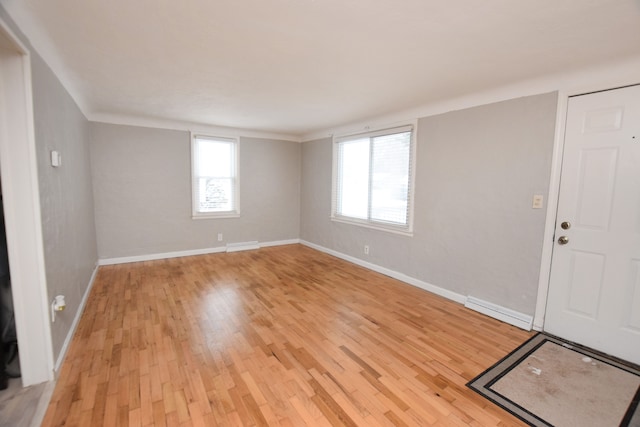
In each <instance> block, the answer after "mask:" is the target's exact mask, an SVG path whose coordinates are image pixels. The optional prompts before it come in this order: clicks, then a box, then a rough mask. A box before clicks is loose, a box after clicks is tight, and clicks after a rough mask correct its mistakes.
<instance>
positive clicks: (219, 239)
mask: <svg viewBox="0 0 640 427" xmlns="http://www.w3.org/2000/svg"><path fill="white" fill-rule="evenodd" d="M218 242H222V233H218Z"/></svg>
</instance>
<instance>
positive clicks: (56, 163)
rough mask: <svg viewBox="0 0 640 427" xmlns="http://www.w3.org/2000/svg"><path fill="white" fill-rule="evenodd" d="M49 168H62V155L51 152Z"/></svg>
mask: <svg viewBox="0 0 640 427" xmlns="http://www.w3.org/2000/svg"><path fill="white" fill-rule="evenodd" d="M51 166H53V167H54V168H57V167H60V166H62V155H61V154H60V153H59V152H58V151H55V150H54V151H52V152H51Z"/></svg>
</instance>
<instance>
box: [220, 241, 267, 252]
mask: <svg viewBox="0 0 640 427" xmlns="http://www.w3.org/2000/svg"><path fill="white" fill-rule="evenodd" d="M255 249H260V245H259V244H258V241H257V240H252V241H250V242H238V243H227V250H226V251H227V252H240V251H252V250H255Z"/></svg>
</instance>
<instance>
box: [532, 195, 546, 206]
mask: <svg viewBox="0 0 640 427" xmlns="http://www.w3.org/2000/svg"><path fill="white" fill-rule="evenodd" d="M543 203H544V196H543V195H542V194H534V195H533V204H532V206H531V207H532V208H533V209H542V205H543Z"/></svg>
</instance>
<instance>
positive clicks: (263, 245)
mask: <svg viewBox="0 0 640 427" xmlns="http://www.w3.org/2000/svg"><path fill="white" fill-rule="evenodd" d="M298 243H300V239H289V240H276V241H273V242H264V243H260V247H261V248H267V247H269V246H284V245H295V244H298Z"/></svg>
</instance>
